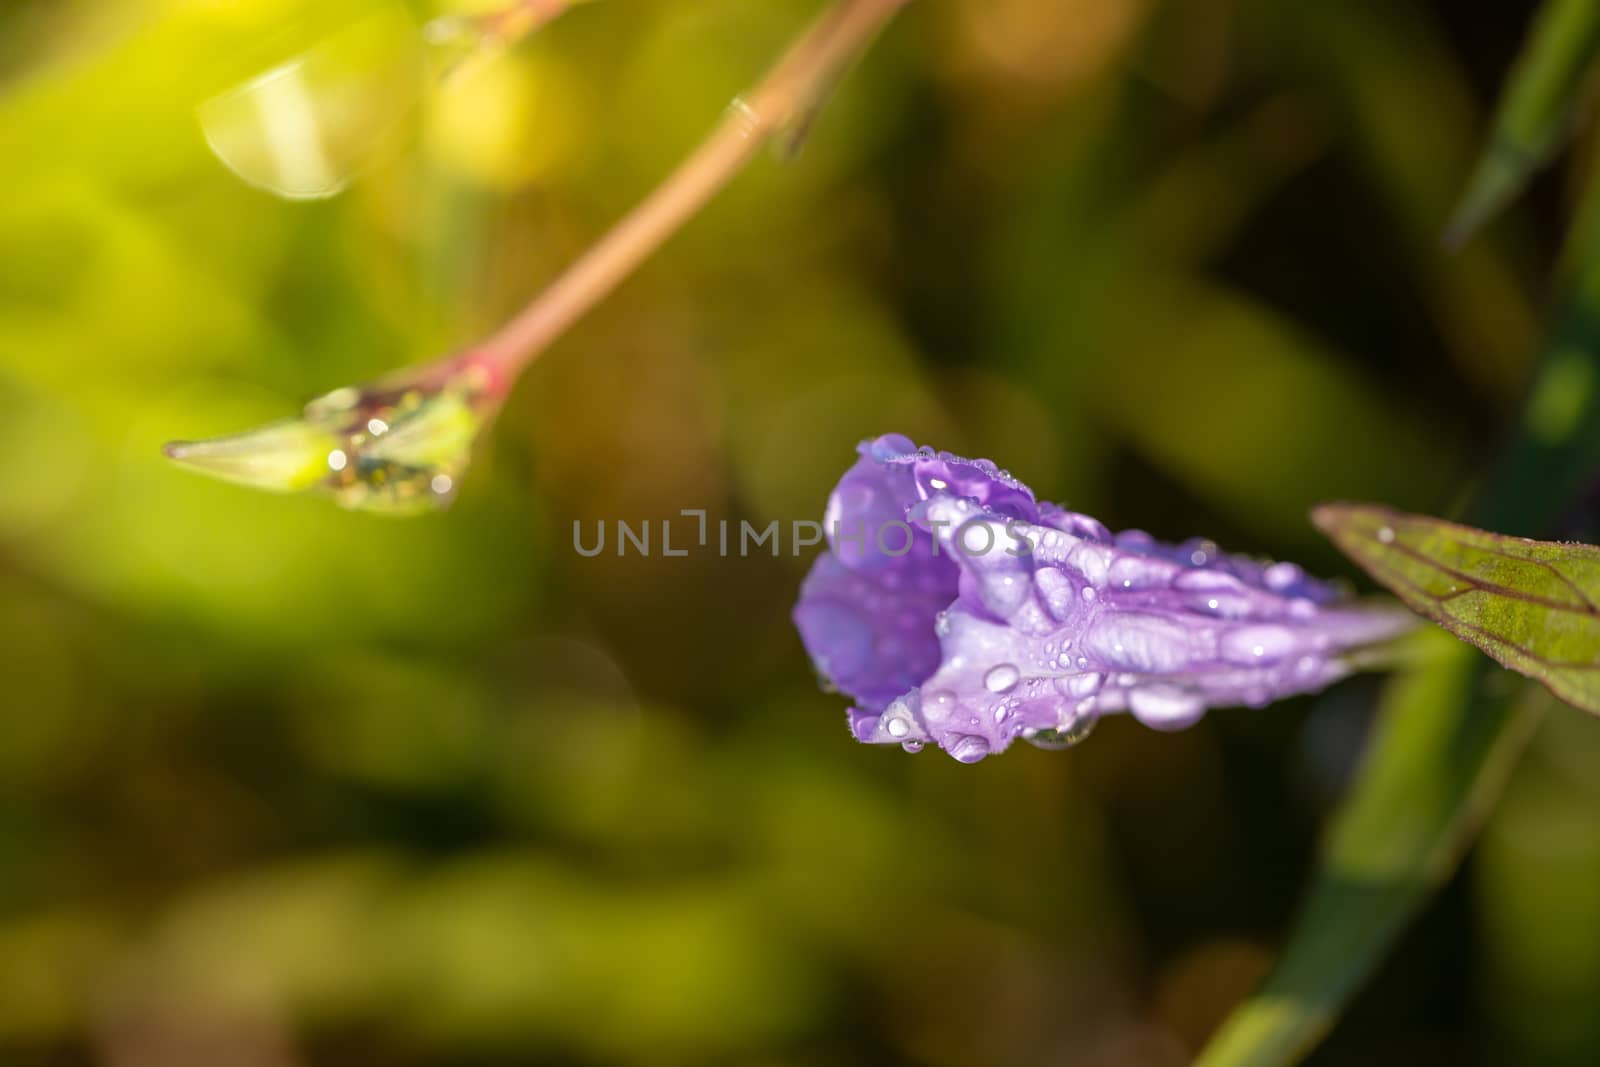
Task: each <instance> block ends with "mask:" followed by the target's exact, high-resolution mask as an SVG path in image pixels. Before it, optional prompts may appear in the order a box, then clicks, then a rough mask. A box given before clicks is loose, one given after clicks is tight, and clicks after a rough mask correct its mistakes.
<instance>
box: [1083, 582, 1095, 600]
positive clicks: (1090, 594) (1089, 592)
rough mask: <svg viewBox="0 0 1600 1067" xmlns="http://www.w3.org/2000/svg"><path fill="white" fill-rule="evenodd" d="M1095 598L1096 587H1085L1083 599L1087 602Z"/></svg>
mask: <svg viewBox="0 0 1600 1067" xmlns="http://www.w3.org/2000/svg"><path fill="white" fill-rule="evenodd" d="M1094 596H1095V593H1094V586H1092V585H1086V586H1084V587H1083V599H1085V600H1093V599H1094Z"/></svg>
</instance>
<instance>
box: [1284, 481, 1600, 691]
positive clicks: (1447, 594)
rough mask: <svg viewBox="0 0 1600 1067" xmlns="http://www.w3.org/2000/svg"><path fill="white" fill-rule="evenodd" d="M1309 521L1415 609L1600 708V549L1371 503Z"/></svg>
mask: <svg viewBox="0 0 1600 1067" xmlns="http://www.w3.org/2000/svg"><path fill="white" fill-rule="evenodd" d="M1313 517H1314V519H1315V521H1316V524H1317V526H1318V527H1320V528H1321V529H1322V531H1323V533H1325V534H1327V535H1328V537H1330V538H1331V539H1332V540H1333V542H1334V544H1336V545H1338V546H1339V549H1340V551H1342V552H1343V553H1344V554H1345V555H1347V556H1349V557H1350V558H1351V559H1352V560H1354V561H1355V562H1356V563H1358V564H1360V565H1361V567H1362V569H1363V570H1365V571H1366V572H1367V573H1368V574H1370V575H1372V577H1373V578H1375V579H1377V580H1378V581H1379V582H1381V583H1383V584H1384V585H1385V586H1387V587H1388V588H1389V589H1390V590H1392V591H1393V592H1394V593H1395V594H1396V595H1397V596H1399V597H1400V599H1402V600H1404V601H1405V602H1406V605H1407V606H1408V607H1410V608H1411V609H1412V610H1413V611H1415V612H1417V613H1418V614H1420V615H1423V616H1425V617H1426V618H1428V619H1431V620H1432V621H1434V622H1436V623H1438V624H1439V625H1440V626H1443V627H1444V628H1445V629H1446V630H1449V631H1450V632H1451V633H1453V634H1455V635H1456V636H1457V637H1459V638H1461V639H1462V640H1463V641H1467V642H1469V643H1470V644H1473V645H1476V646H1477V647H1478V648H1480V649H1482V650H1483V651H1485V652H1487V653H1488V654H1489V655H1491V656H1493V657H1494V658H1495V659H1496V660H1497V661H1498V662H1499V663H1501V664H1502V665H1504V666H1506V667H1509V668H1511V669H1512V670H1514V671H1517V672H1518V673H1521V674H1525V675H1527V676H1528V677H1530V678H1533V679H1536V680H1538V681H1540V682H1542V683H1543V684H1544V685H1545V686H1546V687H1548V688H1549V689H1550V691H1551V692H1553V693H1555V695H1556V696H1558V697H1560V698H1561V699H1562V700H1565V701H1566V702H1567V703H1569V704H1572V705H1574V706H1576V707H1579V708H1582V709H1583V710H1585V711H1588V712H1592V713H1595V714H1600V607H1597V602H1600V548H1595V547H1593V546H1591V545H1579V544H1556V543H1552V542H1547V541H1530V540H1527V539H1525V538H1521V537H1506V536H1504V535H1501V534H1495V533H1489V532H1487V531H1484V530H1477V529H1473V528H1472V527H1470V526H1462V525H1459V524H1457V523H1452V522H1445V521H1444V520H1443V519H1435V518H1430V517H1428V516H1426V515H1407V514H1404V513H1402V512H1397V511H1393V510H1390V509H1388V508H1384V507H1380V506H1378V505H1374V504H1326V505H1323V506H1322V507H1320V508H1318V509H1317V510H1316V512H1315V514H1314V516H1313Z"/></svg>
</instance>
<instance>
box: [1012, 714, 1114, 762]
mask: <svg viewBox="0 0 1600 1067" xmlns="http://www.w3.org/2000/svg"><path fill="white" fill-rule="evenodd" d="M1099 721H1100V717H1099V715H1098V714H1097V713H1096V712H1095V710H1094V708H1093V707H1090V708H1088V709H1087V710H1085V711H1080V712H1075V713H1073V714H1071V715H1069V716H1066V718H1065V721H1063V722H1062V724H1061V725H1060V726H1056V727H1054V728H1046V729H1043V730H1025V731H1024V732H1023V734H1022V739H1023V740H1024V741H1026V742H1028V744H1030V745H1032V746H1033V747H1034V748H1042V749H1045V750H1047V751H1051V752H1056V751H1060V750H1061V749H1064V748H1071V747H1073V746H1074V745H1081V744H1082V743H1083V742H1084V740H1085V739H1086V738H1087V737H1088V736H1089V735H1090V734H1091V733H1093V732H1094V728H1095V724H1096V723H1098V722H1099Z"/></svg>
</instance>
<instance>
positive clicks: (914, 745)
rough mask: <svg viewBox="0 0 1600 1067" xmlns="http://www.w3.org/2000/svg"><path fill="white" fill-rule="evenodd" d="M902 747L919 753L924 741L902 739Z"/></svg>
mask: <svg viewBox="0 0 1600 1067" xmlns="http://www.w3.org/2000/svg"><path fill="white" fill-rule="evenodd" d="M900 747H901V748H903V749H905V750H906V751H907V752H911V753H917V752H921V751H922V742H921V741H902V742H900Z"/></svg>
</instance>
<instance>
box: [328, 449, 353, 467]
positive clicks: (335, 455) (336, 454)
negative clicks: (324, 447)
mask: <svg viewBox="0 0 1600 1067" xmlns="http://www.w3.org/2000/svg"><path fill="white" fill-rule="evenodd" d="M349 465H350V457H349V456H347V455H345V454H344V449H342V448H336V449H334V450H333V451H332V452H329V453H328V469H329V470H331V471H342V470H344V469H345V468H346V467H348V466H349Z"/></svg>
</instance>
